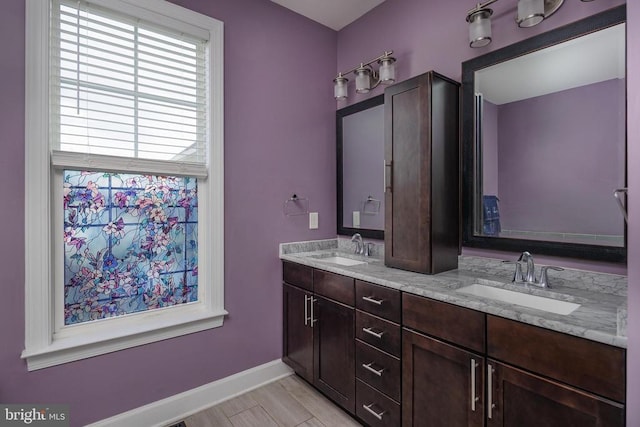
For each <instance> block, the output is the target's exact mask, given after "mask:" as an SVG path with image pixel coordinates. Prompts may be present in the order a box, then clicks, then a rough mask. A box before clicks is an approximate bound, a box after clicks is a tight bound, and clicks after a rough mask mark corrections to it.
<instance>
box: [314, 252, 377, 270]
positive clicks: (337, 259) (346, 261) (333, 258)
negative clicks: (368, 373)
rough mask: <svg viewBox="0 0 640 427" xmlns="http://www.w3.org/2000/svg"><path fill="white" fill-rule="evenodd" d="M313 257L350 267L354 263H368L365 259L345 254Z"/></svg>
mask: <svg viewBox="0 0 640 427" xmlns="http://www.w3.org/2000/svg"><path fill="white" fill-rule="evenodd" d="M312 258H315V259H317V260H318V261H322V262H327V263H331V264H337V265H343V266H345V267H350V266H353V265H361V264H366V262H365V261H360V260H357V259H351V258H347V257H344V256H340V255H337V254H324V255H316V256H313V257H312Z"/></svg>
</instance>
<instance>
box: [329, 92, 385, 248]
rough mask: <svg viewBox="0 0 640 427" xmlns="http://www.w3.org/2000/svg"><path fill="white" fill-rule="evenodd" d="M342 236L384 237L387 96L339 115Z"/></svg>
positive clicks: (339, 182) (339, 196)
mask: <svg viewBox="0 0 640 427" xmlns="http://www.w3.org/2000/svg"><path fill="white" fill-rule="evenodd" d="M336 120H337V123H336V125H337V126H336V129H337V155H338V156H337V157H338V234H346V235H350V234H353V233H356V232H358V233H360V234H361V235H363V236H365V237H371V238H378V239H382V238H383V237H384V234H383V233H384V167H383V166H384V96H383V95H380V96H376V97H375V98H371V99H368V100H366V101H363V102H360V103H358V104H354V105H351V106H349V107H346V108H343V109H340V110H338V111H337V112H336Z"/></svg>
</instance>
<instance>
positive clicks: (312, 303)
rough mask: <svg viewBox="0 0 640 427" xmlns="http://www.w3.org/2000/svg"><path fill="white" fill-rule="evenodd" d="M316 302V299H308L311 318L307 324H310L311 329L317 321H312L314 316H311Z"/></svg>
mask: <svg viewBox="0 0 640 427" xmlns="http://www.w3.org/2000/svg"><path fill="white" fill-rule="evenodd" d="M316 301H318V299H317V298H314V297H312V296H310V297H309V302H310V303H311V318H310V319H309V323H310V324H311V327H312V328H313V324H314V323H316V322H317V321H318V319H314V314H313V305H314V304H315V302H316Z"/></svg>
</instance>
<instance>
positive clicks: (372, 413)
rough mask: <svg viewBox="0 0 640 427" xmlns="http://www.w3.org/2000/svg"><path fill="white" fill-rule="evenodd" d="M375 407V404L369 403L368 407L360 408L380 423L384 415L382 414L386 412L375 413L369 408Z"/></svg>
mask: <svg viewBox="0 0 640 427" xmlns="http://www.w3.org/2000/svg"><path fill="white" fill-rule="evenodd" d="M373 405H375V403H370V404H368V405H362V408H363V409H364V410H365V411H367V412H368V413H370V414H371V415H373V416H374V417H376V418H377V419H379V420H380V421H382V416H383V415H384V413H385V412H386V411H382V412H376V411H374V410H373V409H371V407H372V406H373Z"/></svg>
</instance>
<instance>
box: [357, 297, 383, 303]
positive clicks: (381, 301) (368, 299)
mask: <svg viewBox="0 0 640 427" xmlns="http://www.w3.org/2000/svg"><path fill="white" fill-rule="evenodd" d="M362 299H363V300H365V301H366V302H370V303H372V304H375V305H382V303H383V302H384V300H383V299H375V298H374V297H372V296H371V297H367V296H364V297H362Z"/></svg>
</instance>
